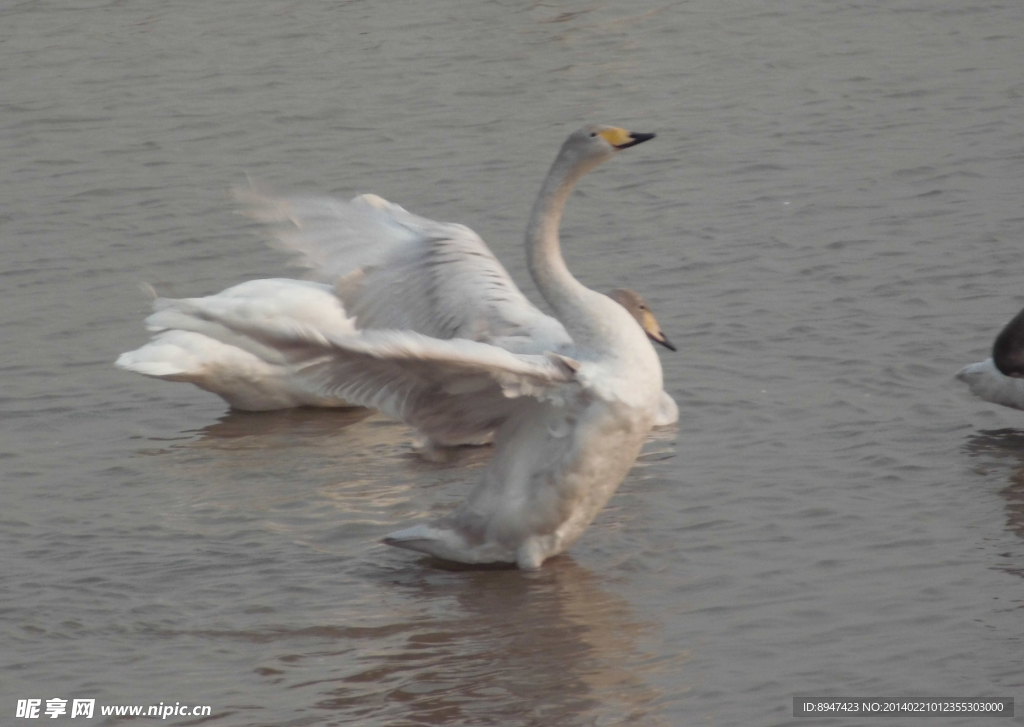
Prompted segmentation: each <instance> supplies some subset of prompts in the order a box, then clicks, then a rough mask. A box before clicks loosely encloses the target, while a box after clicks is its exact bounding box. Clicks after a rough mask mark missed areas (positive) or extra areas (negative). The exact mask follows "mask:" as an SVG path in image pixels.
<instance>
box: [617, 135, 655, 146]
mask: <svg viewBox="0 0 1024 727" xmlns="http://www.w3.org/2000/svg"><path fill="white" fill-rule="evenodd" d="M655 136H657V134H641V133H639V132H636V131H631V132H629V141H627V142H626V143H625V144H616V145H615V148H616V149H628V148H629V147H631V146H636V145H637V144H643V143H644V142H645V141H650V140H651V139H653V138H654V137H655Z"/></svg>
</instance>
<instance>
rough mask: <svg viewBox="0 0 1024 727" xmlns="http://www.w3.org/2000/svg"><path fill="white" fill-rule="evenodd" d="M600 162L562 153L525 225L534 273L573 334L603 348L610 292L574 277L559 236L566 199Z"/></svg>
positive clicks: (582, 342) (579, 341) (577, 339)
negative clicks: (605, 308)
mask: <svg viewBox="0 0 1024 727" xmlns="http://www.w3.org/2000/svg"><path fill="white" fill-rule="evenodd" d="M595 166H597V164H596V163H590V164H588V163H579V162H576V161H574V160H573V159H571V158H568V157H567V155H565V154H559V156H558V158H557V159H555V163H554V164H552V165H551V170H550V171H549V172H548V176H547V178H545V180H544V184H543V185H542V186H541V190H540V194H538V195H537V201H536V202H534V205H533V211H532V212H531V214H530V223H529V225H528V226H527V228H526V248H527V258H528V261H529V266H530V274H531V275H532V276H533V280H534V282H535V283H536V284H537V287H538V288H539V289H540V292H541V295H543V296H544V299H545V300H546V301H547V302H548V304H549V305H550V306H551V308H552V309H553V310H554V312H555V316H556V317H557V318H558V320H559V321H561V322H562V325H564V326H565V328H566V330H567V331H568V332H569V335H570V336H572V338H573V340H574V341H575V342H576V343H577V345H581V346H586V347H590V348H596V349H602V350H603V349H605V348H607V347H608V345H609V344H610V342H609V341H606V340H605V339H606V338H607V335H606V328H607V326H606V325H605V323H606V321H604V320H602V319H603V316H602V315H601V312H600V308H602V307H603V306H602V304H601V303H600V300H601V299H604V298H605V296H603V295H601V294H600V293H596V292H594V291H593V290H590V289H589V288H587V287H586V286H585V285H583V284H582V283H581V282H580V281H578V280H576V278H574V277H573V275H572V273H570V272H569V268H568V267H566V265H565V259H564V258H563V257H562V249H561V245H560V244H559V240H558V227H559V225H560V223H561V221H562V210H563V208H564V207H565V203H566V201H567V200H568V199H569V195H570V194H572V189H573V187H574V186H575V185H576V182H577V181H579V179H580V177H582V176H583V175H584V174H586V173H587V172H588V171H590V170H591V169H593V168H594V167H595Z"/></svg>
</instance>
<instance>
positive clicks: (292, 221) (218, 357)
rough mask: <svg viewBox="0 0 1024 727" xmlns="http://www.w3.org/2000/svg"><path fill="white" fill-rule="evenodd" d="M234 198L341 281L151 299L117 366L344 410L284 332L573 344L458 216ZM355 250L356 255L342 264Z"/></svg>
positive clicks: (243, 394)
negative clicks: (398, 333)
mask: <svg viewBox="0 0 1024 727" xmlns="http://www.w3.org/2000/svg"><path fill="white" fill-rule="evenodd" d="M239 194H240V196H241V197H242V198H243V199H245V200H246V201H247V202H249V203H250V204H252V205H254V206H255V208H256V210H255V211H254V212H253V215H254V216H256V217H258V218H259V219H262V220H265V221H267V220H270V221H282V222H286V223H287V226H286V227H285V228H284V229H281V230H279V233H278V234H279V236H280V237H281V238H282V241H283V242H284V243H285V244H286V245H287V246H288V247H289V248H290V249H292V250H298V251H300V252H302V254H303V262H304V263H305V264H306V265H307V266H309V267H311V268H312V269H313V270H314V272H315V273H316V274H317V275H318V276H320V277H321V278H323V279H327V280H331V279H333V280H334V281H335V282H337V274H336V272H334V271H336V270H338V269H343V270H346V274H345V276H344V277H343V278H342V282H341V285H340V286H338V289H335V287H334V286H332V285H329V284H326V283H318V282H312V281H305V280H290V279H283V278H277V279H270V280H252V281H249V282H245V283H241V284H239V285H235V286H233V287H231V288H228V289H227V290H224V291H222V292H220V293H217V294H215V295H210V296H205V297H202V298H184V299H177V300H176V299H169V298H157V299H156V301H155V303H154V309H155V310H154V312H153V314H152V315H150V316H149V317H148V318H147V319H146V327H147V328H148V329H149V330H150V331H152V332H154V336H153V340H152V341H150V342H149V343H147V344H146V345H144V346H142V347H141V348H139V349H136V350H134V351H128V352H126V353H123V354H121V355H120V356H119V357H118V359H117V361H116V362H115V365H116V366H117V367H118V368H121V369H125V370H128V371H134V372H136V373H140V374H144V375H146V376H151V377H154V378H159V379H164V380H166V381H182V382H189V383H192V384H195V385H196V386H198V387H199V388H201V389H205V390H206V391H210V392H212V393H214V394H217V395H219V396H221V397H222V398H223V399H224V400H225V401H227V402H228V404H230V405H231V406H232V407H233V408H235V409H240V410H245V411H266V410H272V409H286V408H290V407H296V406H316V407H345V406H352V404H351V403H350V402H347V401H345V400H344V399H341V398H339V397H337V396H335V395H333V394H331V393H327V392H324V391H322V390H321V388H320V383H319V382H320V377H319V374H317V373H316V372H317V371H318V370H319V368H320V367H321V366H322V365H323V363H324V362H323V359H324V356H325V353H324V352H323V351H322V350H319V349H317V348H315V347H314V348H302V347H296V346H295V345H294V342H293V341H290V340H287V338H284V339H282V335H285V334H286V333H287V332H288V331H292V330H307V329H311V330H317V331H320V332H321V333H323V334H324V335H327V336H338V335H352V334H355V333H356V331H357V328H398V329H402V330H409V331H414V332H417V333H423V334H425V335H431V336H434V337H436V338H456V337H457V338H468V339H470V340H474V341H479V342H484V343H491V344H493V345H496V346H499V347H501V348H505V349H506V350H510V351H512V352H514V353H533V354H543V353H545V352H546V351H563V350H566V349H567V348H568V347H571V344H572V340H571V338H570V337H569V334H568V333H567V332H566V331H565V328H564V327H563V326H562V324H561V323H559V322H558V321H557V320H555V319H554V318H552V317H551V316H547V315H545V314H543V313H541V311H539V310H538V309H537V308H536V307H535V306H534V305H533V304H532V303H530V302H529V301H528V300H527V299H526V297H525V296H523V295H522V293H521V292H520V291H519V289H518V288H517V287H516V286H515V283H513V282H512V279H511V277H509V276H508V273H507V272H506V271H505V269H504V268H503V267H502V266H501V264H500V263H499V262H498V260H497V259H496V258H494V255H493V254H492V253H491V251H490V250H489V249H488V248H487V246H486V245H485V244H484V242H483V240H481V239H480V238H479V237H478V236H476V235H475V234H474V233H473V232H472V231H471V230H469V229H468V228H466V227H463V226H462V225H453V224H445V223H440V222H434V221H433V220H427V219H424V218H420V217H416V216H414V215H410V214H409V213H408V212H406V211H405V210H404V209H402V208H401V207H399V206H398V205H395V204H391V203H389V202H386V201H385V200H383V199H381V198H379V197H375V196H372V195H363V196H361V197H357V198H356V199H355V200H353V201H352V202H343V201H340V200H332V199H302V198H297V199H272V198H269V197H265V196H262V195H259V194H255V193H253V192H252V191H251V190H248V191H244V192H240V193H239ZM353 257H356V258H358V259H360V260H362V261H363V263H364V264H363V265H362V266H361V267H360V268H358V269H357V270H355V271H354V272H352V271H347V267H346V266H351V260H352V258H353ZM356 280H358V282H357V283H356V282H355V281H356ZM424 281H427V283H426V284H425V283H424ZM396 290H397V291H399V292H398V293H396ZM608 295H609V297H610V298H612V300H615V301H616V302H618V303H619V304H620V305H622V306H623V307H624V308H625V309H626V310H627V311H629V313H630V314H631V315H632V316H633V318H634V319H635V320H636V321H637V323H639V324H640V326H641V327H642V328H643V329H644V331H645V332H646V333H647V335H648V337H649V338H650V339H651V340H652V341H656V342H657V343H660V344H661V345H663V346H665V347H666V348H668V349H670V350H672V351H675V350H676V348H675V346H673V345H672V343H671V342H670V341H669V340H668V338H667V336H665V334H664V333H663V332H662V330H661V327H660V325H659V324H658V321H657V319H656V318H655V317H654V314H653V313H652V312H651V309H650V307H649V306H648V304H647V301H646V300H644V299H643V297H642V296H640V295H639V294H638V293H636V292H634V291H631V290H627V289H618V290H613V291H612V292H611V293H609V294H608ZM347 310H348V311H354V312H355V316H356V317H350V314H348V313H347V312H346V311H347ZM276 340H284V344H283V346H282V347H280V348H279V347H277V346H275V345H274V343H273V341H276ZM310 373H312V374H313V375H312V376H310V375H309V374H310ZM678 419H679V408H678V406H677V405H676V403H675V401H674V400H673V399H672V397H671V396H669V394H668V393H665V392H663V393H662V396H661V402H660V405H659V409H658V416H657V418H656V420H655V426H667V425H671V424H675V423H676V422H677V421H678ZM488 436H490V435H488ZM421 439H424V440H426V441H427V442H430V441H431V437H430V433H429V432H421ZM432 443H433V444H438V445H444V444H457V443H458V442H436V441H435V442H432ZM428 446H429V445H428Z"/></svg>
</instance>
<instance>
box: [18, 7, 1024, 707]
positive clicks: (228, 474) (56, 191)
mask: <svg viewBox="0 0 1024 727" xmlns="http://www.w3.org/2000/svg"><path fill="white" fill-rule="evenodd" d="M1022 21H1024V17H1022V13H1021V10H1020V8H1019V5H1018V4H1017V3H1012V2H993V1H988V0H955V1H954V0H896V1H895V2H875V1H872V0H868V1H866V2H846V1H845V0H780V2H773V3H763V2H752V1H749V0H746V1H741V2H718V1H717V0H715V1H712V0H691V1H689V2H678V3H668V2H663V1H658V0H638V1H636V2H630V3H607V2H592V1H584V0H545V1H544V2H514V1H512V0H501V1H490V2H468V1H466V0H430V1H429V2H427V1H423V2H408V3H400V2H387V3H386V2H295V1H289V0H254V1H249V2H240V1H239V0H221V1H218V2H187V1H183V0H176V1H173V2H167V1H160V2H157V1H156V0H134V1H132V2H122V1H119V0H117V1H114V2H108V1H105V0H104V1H102V2H101V1H99V0H96V1H90V0H77V1H76V0H39V1H37V2H8V3H4V4H3V6H2V8H0V128H2V133H0V237H2V246H0V296H2V298H0V330H2V339H0V340H2V350H3V353H2V355H0V370H2V382H3V388H2V391H0V481H2V501H0V548H2V553H3V555H2V558H0V583H2V588H0V612H2V614H3V618H2V620H0V722H2V723H3V724H11V723H15V722H16V721H17V722H19V723H21V722H22V721H20V720H15V718H14V713H15V703H16V700H17V699H20V698H42V699H44V700H45V699H49V698H53V697H57V698H63V699H69V700H70V699H73V698H95V699H96V700H97V703H98V704H140V705H149V704H157V703H158V702H163V703H165V704H173V703H175V702H180V703H183V704H208V705H211V706H212V708H213V716H212V717H211V718H207V719H206V720H205V721H202V722H201V723H202V724H211V725H245V726H249V725H253V726H275V727H276V726H284V725H288V726H291V725H340V724H360V725H414V724H419V725H423V724H431V725H481V724H501V725H556V724H557V725H611V724H622V723H629V724H639V725H666V726H668V725H682V724H686V725H738V724H743V725H790V724H809V723H810V722H811V721H809V720H806V719H794V718H793V716H792V697H793V696H795V695H824V696H828V695H831V696H836V697H838V696H858V697H880V698H901V697H908V698H909V697H921V696H928V697H933V698H958V699H968V698H971V699H974V698H985V697H996V696H1000V697H1007V696H1015V697H1016V698H1017V699H1018V702H1019V701H1020V700H1021V698H1022V697H1024V648H1022V646H1024V645H1022V634H1024V628H1022V616H1024V610H1022V606H1024V589H1022V586H1024V582H1022V575H1024V540H1022V537H1024V413H1022V412H1017V411H1011V410H1008V409H1001V408H998V407H995V406H993V405H989V404H986V403H984V402H980V401H977V400H974V399H972V398H971V397H970V396H969V395H968V394H967V393H966V391H965V390H963V389H962V387H961V385H960V384H959V383H958V382H956V381H954V380H953V374H954V373H955V372H956V371H957V370H958V369H959V368H960V367H961V366H962V365H964V364H966V363H969V362H972V361H976V360H980V359H982V358H984V357H985V356H986V355H987V349H988V347H989V345H990V342H991V340H992V338H993V337H994V335H995V334H996V332H997V331H998V329H999V327H1000V326H1001V325H1002V324H1003V323H1004V322H1005V321H1006V320H1008V319H1009V318H1010V317H1011V316H1012V315H1013V314H1014V313H1016V311H1017V310H1018V309H1019V308H1020V307H1021V306H1022V305H1024V291H1022V289H1021V285H1020V282H1021V278H1022V276H1024V263H1022V257H1021V249H1022V244H1024V212H1022V202H1024V194H1022V193H1024V184H1022V182H1021V179H1022V178H1024V127H1022V120H1021V119H1022V110H1024V109H1022V96H1024V76H1022V74H1021V69H1022V53H1024V30H1022V28H1024V25H1022ZM590 121H596V122H603V123H613V124H617V125H622V126H625V127H627V128H630V129H633V130H638V131H655V132H657V133H658V138H657V139H656V140H655V141H652V142H650V143H648V144H645V145H643V146H641V147H637V148H636V149H632V150H630V151H628V152H626V153H624V154H622V155H620V156H619V157H618V158H617V159H615V160H613V161H612V162H610V163H609V164H607V165H606V166H604V167H602V168H601V169H600V170H598V171H597V172H595V173H593V174H592V175H590V176H588V177H587V178H586V179H585V180H584V181H583V182H582V184H581V185H580V188H579V190H578V192H577V193H576V194H575V195H574V197H573V199H572V200H571V201H570V206H569V208H568V211H567V214H566V219H565V223H564V226H563V233H564V238H563V242H564V246H565V249H566V256H567V259H568V262H569V265H570V267H571V269H572V270H574V272H576V273H577V275H578V276H579V277H580V279H581V280H582V281H584V282H585V283H586V284H588V285H590V286H591V287H594V288H596V289H602V290H607V289H610V288H612V287H619V286H629V287H632V288H635V289H637V290H639V291H641V292H642V293H643V294H644V295H646V296H647V297H648V299H649V300H650V301H651V303H652V305H653V307H654V309H655V311H656V313H657V314H658V316H659V319H660V321H661V323H662V326H663V327H664V328H665V330H666V331H667V332H668V334H669V336H670V337H671V338H672V339H673V340H674V342H675V343H676V344H677V345H678V346H679V348H680V351H679V353H677V354H671V353H668V352H663V355H662V361H663V363H664V368H665V384H666V388H667V390H668V391H669V392H671V393H672V394H673V395H674V396H675V398H676V399H677V401H678V402H679V404H680V408H681V418H680V422H679V426H678V428H677V429H676V430H674V431H671V432H669V433H667V434H664V435H662V436H660V437H658V438H655V439H653V440H652V441H651V443H650V444H649V445H648V447H647V450H646V451H645V453H644V455H643V456H642V458H641V461H640V462H639V463H638V465H637V466H636V467H635V468H634V469H633V471H632V472H631V474H630V475H629V477H628V478H627V479H626V481H625V482H624V483H623V485H622V487H621V489H620V491H619V493H618V494H617V495H616V497H615V498H614V499H613V500H612V502H611V503H610V504H609V506H608V507H607V509H606V510H605V511H604V512H603V513H602V514H601V515H600V516H599V517H598V519H597V521H596V522H595V524H594V525H593V526H592V527H591V529H590V530H589V531H588V532H587V533H586V535H585V536H584V537H583V538H582V539H581V541H580V542H579V543H578V544H577V545H576V546H574V547H573V548H572V549H571V550H570V551H569V552H568V553H567V554H565V555H563V556H560V557H558V558H556V559H554V560H552V561H550V562H549V563H548V564H547V565H546V566H545V568H544V569H543V570H542V571H540V572H537V573H521V572H518V571H507V570H502V571H488V570H484V571H473V570H468V571H467V570H450V569H444V568H440V567H438V565H437V564H436V563H435V562H431V561H427V560H424V559H420V558H417V557H416V556H414V555H412V554H410V553H407V552H401V551H396V550H393V549H389V548H387V547H386V546H383V545H380V544H379V543H378V540H379V538H380V537H381V536H382V535H384V534H385V533H387V532H389V531H390V530H392V529H394V528H395V527H397V526H401V525H405V524H408V523H411V522H415V521H417V520H419V519H422V518H428V517H433V516H436V515H437V514H439V513H443V512H445V511H447V510H448V509H450V508H451V507H453V506H454V505H455V504H456V503H457V502H458V500H459V498H460V496H461V494H462V493H464V492H465V491H466V489H467V487H469V486H470V484H471V483H472V482H473V481H474V479H475V477H476V476H477V473H478V471H479V468H480V467H481V466H482V464H483V463H484V462H485V461H486V457H487V452H486V450H482V451H472V452H466V453H464V454H463V455H462V456H461V457H460V458H459V459H458V460H457V461H455V462H452V463H447V464H432V463H428V462H424V461H422V460H420V459H419V458H418V457H417V456H416V455H415V454H414V453H413V451H412V449H411V446H410V436H409V432H408V430H407V429H405V428H404V427H402V426H401V425H399V424H395V423H392V422H389V421H388V420H386V419H384V418H383V417H381V416H379V415H373V416H367V415H366V414H365V413H359V412H355V413H340V412H316V411H294V412H284V413H277V414H239V413H231V412H229V411H228V409H227V408H226V406H225V405H224V404H223V403H222V402H221V401H220V400H219V399H218V398H217V397H215V396H213V395H210V394H207V393H205V392H202V391H199V390H197V389H194V388H193V387H190V386H187V385H183V384H170V383H165V382H159V381H152V380H148V379H144V378H142V377H138V376H132V375H130V374H127V373H124V372H119V371H117V370H115V369H114V368H113V366H112V365H111V364H112V361H113V359H114V358H115V357H116V356H117V354H118V353H120V352H121V351H124V350H128V349H131V348H134V347H137V346H138V345H140V344H142V343H143V342H144V341H145V340H146V339H147V335H146V333H145V331H144V330H143V328H142V319H143V317H144V316H145V314H146V312H147V309H148V305H149V302H148V299H147V297H146V295H145V294H144V293H142V292H140V290H139V287H138V286H139V284H140V283H150V284H153V285H154V286H156V288H157V289H158V290H159V291H160V292H161V293H163V294H166V295H173V296H193V295H205V294H209V293H213V292H216V291H218V290H221V289H223V288H226V287H228V286H230V285H233V284H235V283H237V282H241V281H243V280H249V279H253V278H257V277H275V276H281V275H289V274H296V273H294V271H289V269H288V268H286V267H285V261H284V260H283V259H282V257H281V256H280V255H279V254H278V253H276V252H274V251H272V250H270V249H268V248H267V247H266V246H265V245H264V244H263V242H262V241H261V240H260V239H259V237H258V236H257V235H256V234H254V232H255V231H254V229H253V227H252V226H251V224H249V223H248V222H247V221H246V220H245V219H244V218H242V217H240V216H238V215H236V214H234V210H233V206H232V204H231V202H230V201H229V199H228V197H227V195H226V194H225V189H226V188H228V187H230V186H231V185H235V184H238V183H244V182H245V180H246V178H247V175H248V176H251V177H252V178H255V179H257V180H259V181H260V182H262V183H263V184H265V185H268V186H270V187H272V188H276V189H278V190H281V191H320V192H329V193H332V194H336V195H342V196H348V195H352V194H355V193H358V192H366V191H372V192H376V193H377V194H380V195H382V196H384V197H386V198H388V199H391V200H393V201H395V202H398V203H399V204H402V205H403V206H405V207H406V208H408V209H410V210H411V211H414V212H416V213H419V214H422V215H425V216H428V217H433V218H436V219H443V220H452V221H459V222H463V223H465V224H467V225H469V226H471V227H472V228H473V229H475V230H476V231H477V232H479V233H480V234H481V236H482V237H483V238H484V239H485V240H486V241H487V242H488V243H489V244H490V245H491V246H492V248H493V249H494V250H495V252H496V254H497V255H498V256H499V257H500V259H501V260H502V261H503V262H504V263H505V264H506V265H507V266H508V268H509V270H510V272H511V273H512V274H513V276H514V277H515V278H516V280H517V281H519V283H520V284H521V285H522V286H523V288H524V290H525V291H526V292H527V293H528V295H530V296H531V297H533V299H534V300H538V298H537V295H536V291H535V289H534V288H533V287H532V285H531V284H530V283H529V279H528V275H527V274H526V271H525V265H524V260H523V254H522V249H521V239H522V231H523V226H524V221H525V217H526V214H527V212H528V210H529V207H530V204H531V201H532V197H533V195H534V194H535V192H536V189H537V187H538V185H539V181H540V179H541V177H542V175H543V174H544V172H545V171H546V169H547V166H548V165H549V164H550V162H551V160H552V158H553V156H554V154H555V152H556V151H557V148H558V146H559V144H560V143H561V141H562V139H563V137H564V136H565V135H566V134H568V133H569V132H570V131H571V130H573V129H574V128H576V127H577V126H579V125H580V124H582V123H585V122H590ZM44 706H45V702H44ZM1018 709H1020V708H1019V707H1018ZM44 719H45V718H44ZM62 719H68V717H67V716H65V717H63V718H62ZM166 722H167V723H168V724H171V723H178V724H198V723H200V721H199V720H188V719H181V720H178V721H177V722H175V720H173V719H169V720H167V721H166ZM977 722H978V720H977V719H974V718H970V717H955V718H951V719H947V720H944V721H943V722H942V724H945V725H967V724H976V723H977ZM1007 722H1011V720H1007V721H1005V722H997V723H1007ZM1012 722H1013V723H1016V724H1021V723H1022V722H1024V720H1022V718H1021V717H1017V718H1015V720H1012ZM72 723H73V724H74V723H75V722H72ZM110 723H112V720H103V719H101V718H100V717H99V716H98V712H97V717H96V718H94V720H92V721H90V722H89V724H110ZM815 723H821V724H834V725H859V724H866V723H870V724H875V723H881V722H880V721H877V720H874V721H871V722H866V721H865V720H861V719H858V718H852V717H845V718H835V719H828V720H817V721H816V722H815ZM906 723H907V724H916V723H919V721H915V720H912V719H911V720H907V722H906ZM901 724H903V722H901ZM984 724H992V723H991V722H987V721H986V722H984Z"/></svg>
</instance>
